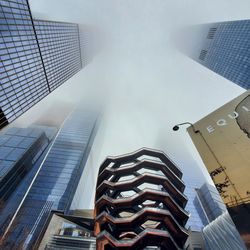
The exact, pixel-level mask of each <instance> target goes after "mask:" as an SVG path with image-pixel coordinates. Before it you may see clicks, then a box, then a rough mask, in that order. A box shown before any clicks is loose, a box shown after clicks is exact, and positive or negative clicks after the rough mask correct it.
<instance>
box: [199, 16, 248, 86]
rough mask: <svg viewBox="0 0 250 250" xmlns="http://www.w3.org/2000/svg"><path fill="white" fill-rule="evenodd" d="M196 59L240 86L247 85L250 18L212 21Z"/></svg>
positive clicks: (206, 27) (207, 27)
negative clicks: (219, 21)
mask: <svg viewBox="0 0 250 250" xmlns="http://www.w3.org/2000/svg"><path fill="white" fill-rule="evenodd" d="M204 27H205V29H208V32H207V36H206V37H204V39H203V41H202V44H201V46H202V48H201V51H200V55H199V57H198V58H196V60H197V61H198V62H200V63H201V64H202V65H204V66H206V67H207V68H209V69H211V70H213V71H214V72H216V73H217V74H219V75H221V76H223V77H225V78H227V79H228V80H231V81H232V82H234V83H236V84H238V85H239V86H241V87H242V88H245V89H249V88H250V45H249V40H250V20H240V21H230V22H221V23H214V24H209V25H206V26H204Z"/></svg>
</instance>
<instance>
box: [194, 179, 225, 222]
mask: <svg viewBox="0 0 250 250" xmlns="http://www.w3.org/2000/svg"><path fill="white" fill-rule="evenodd" d="M197 197H198V200H199V203H200V204H201V206H202V208H203V210H204V212H205V214H206V218H207V220H208V222H211V221H213V220H215V219H216V218H218V217H219V216H220V215H222V214H223V213H224V212H226V211H227V208H226V205H225V204H224V202H223V201H222V199H221V197H220V194H219V192H218V191H217V189H216V187H215V186H212V185H210V184H208V183H204V184H203V185H202V186H201V187H200V188H199V189H197Z"/></svg>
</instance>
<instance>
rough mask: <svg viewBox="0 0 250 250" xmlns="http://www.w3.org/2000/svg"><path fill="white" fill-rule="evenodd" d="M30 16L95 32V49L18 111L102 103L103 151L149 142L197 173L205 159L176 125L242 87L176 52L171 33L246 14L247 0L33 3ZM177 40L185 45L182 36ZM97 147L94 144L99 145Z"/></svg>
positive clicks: (50, 0)
mask: <svg viewBox="0 0 250 250" xmlns="http://www.w3.org/2000/svg"><path fill="white" fill-rule="evenodd" d="M29 2H30V5H31V11H32V14H33V16H34V17H37V18H41V19H49V20H56V21H66V22H74V23H78V24H81V25H85V26H86V27H89V29H90V30H92V31H93V34H94V35H93V36H92V39H93V38H94V39H95V42H94V41H92V42H91V41H90V44H94V46H99V48H100V49H99V52H98V53H97V54H96V55H95V57H94V58H93V60H92V61H91V62H90V64H89V65H87V66H86V67H85V68H84V69H83V70H81V72H79V73H78V74H77V75H75V76H74V77H72V78H71V79H70V80H68V81H67V82H66V83H65V84H64V85H63V86H61V87H60V88H58V89H57V90H56V91H55V92H54V93H52V94H51V95H50V96H48V97H46V98H45V99H44V100H43V101H41V102H40V103H39V104H37V105H36V106H35V107H34V108H32V109H31V110H30V111H28V112H27V113H26V114H25V115H23V116H22V117H21V118H20V119H19V120H17V123H18V122H20V121H24V120H25V121H26V122H27V123H28V122H31V121H32V119H31V118H32V117H34V116H35V115H39V110H42V109H44V108H45V107H46V105H47V106H48V105H49V104H51V103H53V102H54V101H55V100H63V101H65V102H73V101H74V100H79V99H80V100H86V99H87V100H88V101H89V102H91V103H96V104H98V105H101V106H105V110H106V112H105V115H104V119H103V123H102V125H101V128H100V130H99V133H98V135H97V136H98V138H97V140H96V144H97V143H98V144H99V145H98V147H99V149H100V150H99V151H98V152H100V154H98V156H96V158H95V159H94V160H93V165H94V166H99V164H100V162H102V160H103V159H104V158H105V157H106V156H107V155H117V154H123V153H127V152H130V151H133V150H136V149H138V148H140V147H152V148H156V149H161V150H164V151H165V152H166V153H167V154H168V155H169V156H170V157H171V158H172V160H173V161H175V162H176V163H177V164H178V165H179V167H180V168H181V169H183V170H184V173H192V175H197V176H201V175H200V174H199V168H202V167H203V164H202V161H201V159H200V158H199V156H198V153H197V152H196V149H195V148H194V146H193V144H192V142H191V139H190V138H189V136H188V134H187V132H186V129H185V128H184V127H183V128H182V129H181V130H179V131H178V132H173V131H172V127H173V125H175V124H176V123H180V122H185V121H189V122H193V123H194V122H196V121H197V120H199V119H201V118H202V117H204V116H205V115H207V114H208V113H210V112H212V111H213V110H215V109H216V108H218V107H220V106H221V105H223V104H225V103H226V102H228V101H229V100H231V99H233V98H235V97H236V96H238V95H239V94H241V93H243V92H244V90H243V89H242V88H240V87H239V86H237V85H235V84H233V83H232V82H230V81H228V80H226V79H224V78H222V77H221V76H219V75H216V74H215V73H213V72H212V71H210V70H208V69H207V68H205V67H203V66H201V65H200V64H198V63H196V62H194V61H192V60H191V59H190V58H188V57H187V56H186V55H184V54H182V53H181V52H179V51H178V49H176V46H175V42H174V37H175V36H176V33H178V32H180V31H181V29H183V28H185V27H187V26H189V25H195V24H201V23H207V22H217V21H227V20H238V19H249V18H250V1H249V0H42V1H41V0H30V1H29ZM182 42H185V38H184V40H183V41H182ZM96 144H95V146H96Z"/></svg>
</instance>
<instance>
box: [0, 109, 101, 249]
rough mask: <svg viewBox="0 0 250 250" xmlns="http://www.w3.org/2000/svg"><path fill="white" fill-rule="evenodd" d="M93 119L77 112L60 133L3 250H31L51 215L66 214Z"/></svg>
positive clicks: (91, 134)
mask: <svg viewBox="0 0 250 250" xmlns="http://www.w3.org/2000/svg"><path fill="white" fill-rule="evenodd" d="M95 128H96V116H95V115H93V114H91V113H88V112H84V111H80V110H76V111H74V112H73V113H71V114H70V115H69V117H68V118H67V119H66V120H65V122H64V124H63V125H62V127H61V128H60V129H59V132H58V134H57V136H56V137H55V140H54V142H53V144H52V146H51V148H50V150H49V151H48V154H47V155H46V157H45V159H44V161H43V163H42V165H41V167H40V170H39V171H38V174H37V177H36V179H35V181H34V183H33V185H32V187H31V188H30V190H29V192H28V193H27V196H26V198H25V200H24V202H23V203H22V206H21V208H20V210H19V211H18V213H17V214H16V217H15V220H14V221H13V223H12V225H11V227H9V230H8V234H7V235H6V234H5V235H6V237H4V241H5V246H6V249H8V248H7V247H9V248H10V249H11V248H12V249H13V248H15V247H16V246H17V245H22V246H23V247H24V248H28V249H29V248H32V246H34V244H35V241H36V240H37V237H38V235H39V234H40V232H41V230H42V228H43V227H44V225H45V222H46V221H47V220H48V217H49V215H50V212H51V211H52V210H54V211H60V212H62V213H68V212H69V210H70V206H71V202H72V199H73V197H74V195H75V191H76V188H77V186H78V183H79V180H80V177H81V175H82V172H83V169H84V166H85V163H86V161H87V158H88V154H89V151H90V148H91V145H92V142H93V139H94V135H95Z"/></svg>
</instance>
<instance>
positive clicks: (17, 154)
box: [0, 128, 48, 201]
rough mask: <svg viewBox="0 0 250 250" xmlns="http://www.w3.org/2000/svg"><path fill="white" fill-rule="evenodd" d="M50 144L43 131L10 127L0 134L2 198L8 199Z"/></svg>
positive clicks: (0, 187)
mask: <svg viewBox="0 0 250 250" xmlns="http://www.w3.org/2000/svg"><path fill="white" fill-rule="evenodd" d="M47 145H48V139H47V137H46V136H45V134H44V133H43V131H41V130H38V129H31V128H10V129H9V130H8V131H6V132H5V133H4V134H3V135H1V136H0V200H2V201H3V200H6V199H7V198H8V196H9V195H10V194H11V192H12V191H13V190H14V189H15V187H16V185H17V184H18V183H19V182H20V181H21V179H22V177H23V176H24V175H25V174H26V173H27V172H28V171H29V169H30V168H31V167H32V164H33V163H34V162H35V161H36V160H37V159H38V157H39V156H40V154H41V153H42V151H43V150H44V149H45V148H46V146H47Z"/></svg>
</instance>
